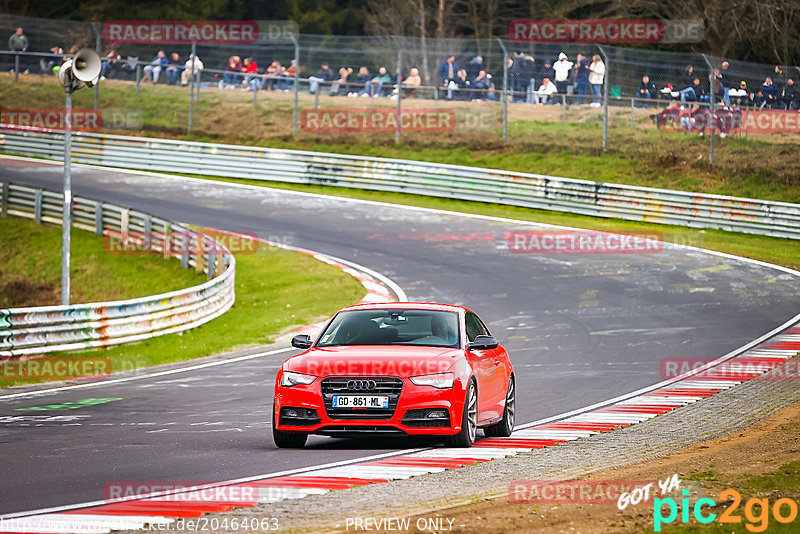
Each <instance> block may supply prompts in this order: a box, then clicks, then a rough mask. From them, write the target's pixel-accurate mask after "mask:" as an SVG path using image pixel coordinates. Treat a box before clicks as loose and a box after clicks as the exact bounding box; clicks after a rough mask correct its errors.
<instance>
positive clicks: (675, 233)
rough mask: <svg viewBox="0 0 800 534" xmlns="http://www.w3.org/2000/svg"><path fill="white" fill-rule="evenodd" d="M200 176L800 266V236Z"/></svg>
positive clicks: (799, 267) (792, 266)
mask: <svg viewBox="0 0 800 534" xmlns="http://www.w3.org/2000/svg"><path fill="white" fill-rule="evenodd" d="M199 178H204V179H211V180H218V181H223V182H233V183H243V184H248V185H255V186H259V187H275V188H279V189H288V190H293V191H304V192H309V193H319V194H324V195H334V196H341V197H346V198H358V199H363V200H375V201H379V202H389V203H392V204H402V205H407V206H418V207H425V208H434V209H443V210H450V211H457V212H463V213H474V214H478V215H489V216H494V217H507V218H511V219H519V220H523V221H531V222H540V223H547V224H555V225H562V226H570V227H575V228H588V229H593V230H604V231H614V232H625V231H647V232H660V233H661V234H662V236H663V239H664V240H665V241H668V242H672V243H678V244H685V245H691V246H696V247H701V248H706V249H709V250H716V251H719V252H725V253H727V254H735V255H737V256H743V257H746V258H752V259H757V260H761V261H767V262H770V263H775V264H777V265H783V266H786V267H791V268H795V269H800V240H795V239H780V238H775V237H766V236H758V235H751V234H743V233H738V232H726V231H723V230H713V229H706V230H703V229H696V228H687V227H683V226H668V225H662V224H655V223H641V222H635V221H622V220H619V219H601V218H597V217H588V216H584V215H574V214H571V213H561V212H556V211H546V210H534V209H529V208H521V207H515V206H503V205H500V204H486V203H480V202H468V201H464V200H453V199H447V198H435V197H425V196H420V195H409V194H405V193H390V192H384V191H362V190H356V189H345V188H341V187H330V186H320V185H300V184H286V183H281V182H263V181H258V180H235V179H231V178H218V177H211V178H209V177H207V176H201V177H199Z"/></svg>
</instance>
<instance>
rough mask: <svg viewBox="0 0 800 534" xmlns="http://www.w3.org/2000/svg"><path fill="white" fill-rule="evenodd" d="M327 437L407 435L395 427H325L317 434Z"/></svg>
mask: <svg viewBox="0 0 800 534" xmlns="http://www.w3.org/2000/svg"><path fill="white" fill-rule="evenodd" d="M315 434H323V435H327V436H351V435H352V436H358V435H361V434H372V435H376V434H377V435H405V434H406V433H405V432H403V431H402V430H400V429H399V428H395V427H393V426H344V425H342V426H325V427H322V428H320V429H319V430H317V431H316V432H315Z"/></svg>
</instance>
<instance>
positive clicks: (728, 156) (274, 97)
mask: <svg viewBox="0 0 800 534" xmlns="http://www.w3.org/2000/svg"><path fill="white" fill-rule="evenodd" d="M21 79H22V80H24V82H21V83H19V84H16V85H15V84H13V83H0V102H3V103H4V107H10V108H13V107H19V108H26V107H30V106H31V102H36V105H37V106H40V107H50V108H60V107H62V106H63V103H64V95H63V89H62V88H61V87H60V86H59V85H58V84H56V83H55V80H54V79H53V78H52V77H40V76H23V77H22V78H21ZM2 81H8V82H10V81H11V77H10V75H8V74H3V73H0V82H2ZM92 93H93V92H92V91H79V92H77V93H76V94H75V97H74V98H75V104H74V105H75V107H76V108H80V107H83V108H91V107H92V104H93V94H92ZM351 100H352V99H347V98H343V99H341V98H331V97H327V96H326V97H323V98H322V99H320V106H321V107H332V106H335V107H352V106H353V105H354V103H353V102H352V101H351ZM291 102H292V95H291V94H282V93H280V94H272V93H270V94H267V93H264V92H261V93H260V94H259V96H258V104H257V105H253V103H252V94H251V93H249V92H246V91H241V90H236V91H220V90H218V89H216V88H208V89H203V90H202V91H201V98H200V101H199V102H198V103H197V104H196V105H195V108H194V130H193V133H192V135H187V131H186V130H187V128H186V126H187V122H188V114H189V101H188V90H187V89H186V88H179V87H170V86H164V85H157V86H152V85H149V84H142V87H141V93H140V94H139V95H136V94H135V86H134V84H132V83H126V82H118V81H105V82H103V83H102V85H101V90H100V107H101V108H114V109H135V110H139V111H140V112H141V114H142V118H143V122H144V126H143V128H142V129H141V130H137V131H129V132H120V133H128V134H135V135H145V136H157V137H172V138H179V139H192V140H199V141H212V142H224V143H233V144H244V145H255V146H269V147H275V148H288V149H301V150H314V151H321V152H335V153H347V154H357V155H365V156H381V157H392V158H401V159H411V160H424V161H430V162H435V163H450V164H458V165H470V166H477V167H486V168H498V169H506V170H511V171H520V172H532V173H540V174H550V175H555V176H564V177H569V178H581V179H588V180H600V181H606V182H613V183H624V184H632V185H642V186H649V187H661V188H667V189H681V190H686V191H696V192H704V193H716V194H723V195H733V196H742V197H752V198H762V199H769V200H778V201H784V202H800V179H798V176H800V158H797V150H798V142H800V136H798V135H790V134H780V135H778V134H776V135H772V136H771V137H768V138H765V139H767V140H768V141H769V142H767V141H764V140H753V139H750V140H748V141H746V140H744V139H743V138H740V137H729V138H727V139H717V141H716V146H715V164H714V165H713V166H711V165H709V163H708V138H707V137H706V138H700V137H698V136H689V135H687V136H684V135H681V134H664V133H662V132H660V131H658V130H656V129H655V128H654V127H653V126H652V125H651V122H650V119H649V118H648V117H647V115H648V114H649V113H654V112H656V111H657V110H655V109H653V110H637V119H636V124H635V127H634V128H630V126H629V117H630V114H629V111H628V110H627V109H625V108H619V109H616V108H612V110H611V111H610V117H611V118H610V129H609V146H608V151H607V152H603V151H602V148H601V140H602V123H601V121H600V116H599V115H598V113H599V112H597V111H591V112H587V111H586V110H580V109H579V108H574V109H573V108H570V110H569V111H568V113H567V120H568V121H569V122H567V123H566V124H562V123H561V122H560V113H556V114H553V112H552V109H544V108H551V107H550V106H542V107H535V106H527V105H522V104H515V105H511V106H510V111H509V126H508V132H509V135H508V138H509V143H508V145H506V146H504V145H503V144H502V142H501V137H500V128H499V126H497V127H495V128H494V130H488V131H468V130H467V131H464V130H458V131H453V132H446V133H439V134H430V133H427V134H426V133H414V134H412V133H409V134H404V136H403V138H402V142H401V143H399V144H395V142H394V136H393V134H374V133H329V134H311V133H307V132H303V131H302V130H301V132H300V135H299V137H298V139H297V140H293V139H292V137H291V130H292V123H291V121H292V110H291ZM388 104H390V102H388V101H387V102H381V103H379V104H376V105H388ZM429 104H432V102H429V103H427V104H426V103H425V102H424V101H419V103H418V105H429ZM300 105H301V108H309V107H310V106H312V105H313V99H312V98H311V97H310V96H309V95H306V94H301V95H300ZM356 105H359V106H365V104H363V103H360V102H359V103H358V104H356ZM392 105H393V104H392ZM440 105H442V106H444V105H445V103H440ZM446 105H448V106H455V107H458V106H464V105H467V104H465V103H447V104H446ZM548 114H549V115H548Z"/></svg>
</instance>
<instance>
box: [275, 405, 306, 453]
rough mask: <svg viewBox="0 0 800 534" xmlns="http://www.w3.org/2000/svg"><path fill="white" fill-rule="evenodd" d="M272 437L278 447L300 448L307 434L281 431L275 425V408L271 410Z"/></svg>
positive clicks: (303, 445) (304, 442)
mask: <svg viewBox="0 0 800 534" xmlns="http://www.w3.org/2000/svg"><path fill="white" fill-rule="evenodd" d="M272 439H273V441H274V442H275V446H276V447H278V448H279V449H302V448H303V447H305V445H306V440H307V439H308V434H306V433H305V432H281V431H280V430H278V428H277V426H276V425H275V410H274V409H273V410H272Z"/></svg>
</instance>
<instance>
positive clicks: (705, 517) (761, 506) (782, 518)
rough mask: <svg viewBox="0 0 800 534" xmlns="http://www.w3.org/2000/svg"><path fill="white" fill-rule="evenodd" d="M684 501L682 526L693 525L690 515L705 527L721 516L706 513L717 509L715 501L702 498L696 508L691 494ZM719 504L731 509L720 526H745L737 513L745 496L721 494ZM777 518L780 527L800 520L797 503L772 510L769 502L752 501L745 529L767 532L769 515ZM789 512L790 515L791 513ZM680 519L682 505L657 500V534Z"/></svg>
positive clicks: (730, 492) (781, 504)
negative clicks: (663, 527)
mask: <svg viewBox="0 0 800 534" xmlns="http://www.w3.org/2000/svg"><path fill="white" fill-rule="evenodd" d="M682 493H683V495H684V497H683V499H681V523H684V524H685V523H688V522H689V512H690V511H691V512H692V514H693V515H694V518H695V520H696V521H697V522H698V523H702V524H704V525H706V524H708V523H711V522H713V521H714V520H715V519H717V514H715V513H713V512H709V513H704V512H703V506H705V505H708V507H709V508H713V507H715V506H717V503H716V502H714V500H713V499H709V498H702V499H697V501H695V503H694V506H692V505H691V504H690V503H689V499H688V498H687V497H686V496H687V495H689V490H683V491H682ZM719 500H720V501H722V502H727V501H730V502H729V505H728V508H726V509H725V511H724V512H723V513H721V514H720V515H719V520H718V521H719V522H720V523H734V524H740V523H742V518H741V516H739V515H737V514H736V513H735V512H736V509H737V508H738V507H739V505H740V504H741V503H742V496H741V494H740V493H739V492H738V491H736V490H734V489H727V490H725V491H723V492H721V493H720V494H719ZM665 507H666V508H667V509H668V512H667V516H666V517H665V516H664V508H665ZM770 511H771V512H772V515H773V516H775V520H776V521H777V522H778V523H784V524H786V523H791V522H792V521H794V520H795V519H796V518H797V503H796V502H795V501H793V500H792V499H787V498H785V497H784V498H782V499H778V500H777V501H775V503H773V505H772V508H771V509H770V506H769V499H755V498H753V499H748V501H747V502H746V503H745V505H744V517H745V519H746V520H747V523H745V528H747V530H749V531H750V532H764V531H765V530H767V527H768V526H769V514H770ZM787 512H788V513H787ZM677 518H678V504H677V503H676V502H675V499H673V498H671V497H666V498H663V499H659V498H655V499H653V531H654V532H661V526H662V525H668V524H670V523H672V522H673V521H675V520H676V519H677Z"/></svg>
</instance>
